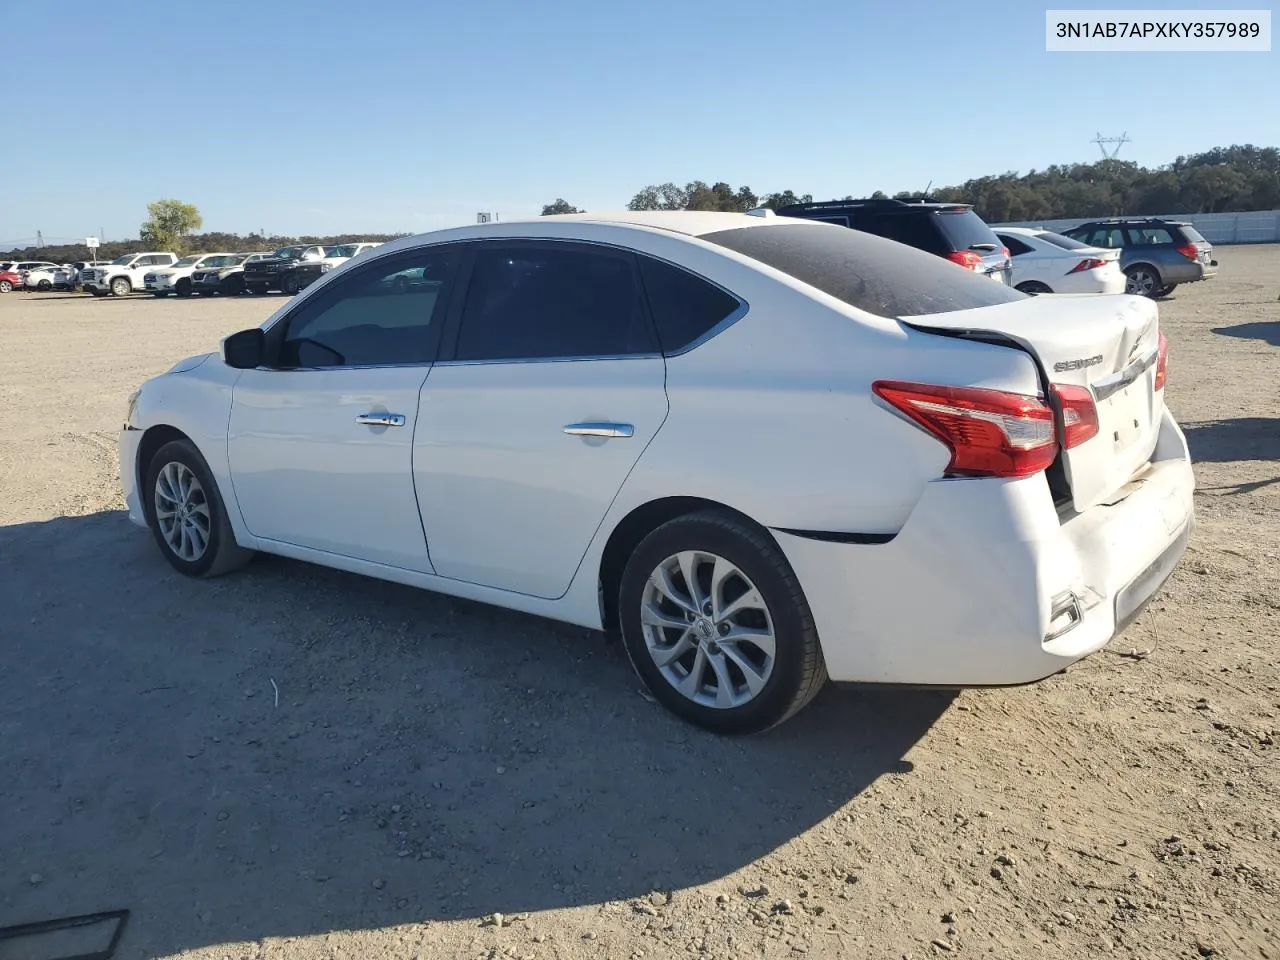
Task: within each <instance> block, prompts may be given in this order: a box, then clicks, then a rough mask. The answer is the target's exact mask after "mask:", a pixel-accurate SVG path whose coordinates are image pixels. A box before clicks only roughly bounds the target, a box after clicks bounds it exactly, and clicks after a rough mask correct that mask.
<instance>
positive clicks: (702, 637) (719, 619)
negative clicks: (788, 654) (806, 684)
mask: <svg viewBox="0 0 1280 960" xmlns="http://www.w3.org/2000/svg"><path fill="white" fill-rule="evenodd" d="M640 624H641V628H642V630H643V634H644V643H645V648H646V649H647V650H648V653H649V656H650V657H651V658H652V659H653V663H654V665H655V666H656V667H657V668H658V671H659V672H660V673H661V674H662V677H663V678H664V679H665V680H666V681H667V682H668V683H669V684H671V686H672V687H673V688H674V689H675V690H676V691H677V692H679V693H680V694H681V695H682V696H684V697H686V698H688V699H689V700H691V701H693V702H694V703H697V704H700V705H702V706H706V707H714V708H717V709H722V710H725V709H729V708H732V707H740V706H743V705H744V704H746V703H749V702H751V701H752V700H754V699H755V698H756V697H757V696H758V695H759V694H760V693H761V691H762V690H764V687H765V685H766V684H767V683H768V681H769V678H770V677H771V676H772V674H773V667H774V657H775V656H776V653H777V642H776V638H775V635H774V626H773V617H772V616H771V615H770V613H769V608H768V606H767V605H766V604H765V601H764V597H763V596H762V595H761V593H760V591H759V590H757V589H756V586H755V584H754V583H752V582H751V580H750V578H748V577H747V575H746V574H745V573H743V572H742V571H741V570H740V569H739V568H738V567H736V566H735V565H734V564H732V563H730V562H729V561H728V560H726V559H724V558H723V557H721V556H717V555H716V554H714V553H707V552H703V551H696V550H686V551H682V552H681V553H678V554H675V555H673V556H670V557H667V559H665V560H663V561H662V563H660V564H658V566H657V568H656V569H654V571H653V572H652V573H651V574H650V575H649V579H648V582H647V583H646V584H645V588H644V592H643V594H642V596H641V602H640Z"/></svg>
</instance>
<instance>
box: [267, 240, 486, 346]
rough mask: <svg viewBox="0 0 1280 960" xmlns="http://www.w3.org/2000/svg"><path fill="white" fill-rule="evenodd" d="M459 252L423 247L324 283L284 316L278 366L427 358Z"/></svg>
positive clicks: (433, 341) (440, 321)
mask: <svg viewBox="0 0 1280 960" xmlns="http://www.w3.org/2000/svg"><path fill="white" fill-rule="evenodd" d="M459 256H460V255H459V254H458V252H457V251H456V249H454V248H428V249H425V250H420V251H417V252H415V253H411V254H406V255H405V256H402V257H396V258H394V259H392V260H389V261H387V262H385V263H383V264H374V265H372V266H371V267H369V268H367V269H364V270H361V271H358V272H356V273H352V274H350V275H348V276H347V277H344V278H343V279H342V280H341V281H339V282H336V283H333V284H330V285H329V286H328V287H326V288H325V289H324V290H323V291H322V292H321V293H319V294H318V295H317V296H315V297H312V298H309V299H308V300H305V301H304V302H303V303H302V304H300V305H299V307H298V310H297V311H296V312H295V313H293V314H292V315H291V316H289V317H288V318H287V319H286V320H285V324H286V327H285V333H284V336H283V339H282V340H281V342H280V348H279V361H278V363H277V365H278V366H280V367H286V368H287V367H334V366H381V365H389V364H397V365H399V364H417V363H430V362H431V359H432V357H433V354H434V344H435V340H436V336H435V334H436V328H437V327H438V325H439V324H441V323H442V322H443V319H444V318H443V312H444V309H445V306H444V305H445V302H446V300H447V297H448V294H449V293H450V291H451V289H452V284H453V276H454V271H455V269H456V267H457V263H458V259H459Z"/></svg>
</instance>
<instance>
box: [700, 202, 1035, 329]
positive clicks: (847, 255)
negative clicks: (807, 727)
mask: <svg viewBox="0 0 1280 960" xmlns="http://www.w3.org/2000/svg"><path fill="white" fill-rule="evenodd" d="M979 222H981V221H979ZM984 226H985V225H984ZM993 236H994V234H993ZM702 239H703V240H706V241H709V242H710V243H716V244H719V245H720V246H722V247H728V248H729V249H730V250H734V251H736V252H738V253H741V254H743V255H745V256H748V257H751V258H753V259H755V260H759V261H760V262H761V263H763V264H767V265H768V266H770V267H773V268H774V269H775V270H781V271H782V272H783V273H788V274H790V275H791V276H793V277H795V278H796V279H797V280H800V281H802V282H804V283H807V284H809V285H810V286H813V287H816V288H817V289H819V290H821V291H822V292H823V293H826V294H829V295H830V296H833V297H835V298H837V299H839V300H843V301H844V302H845V303H847V304H849V305H850V306H854V307H857V308H858V309H860V310H866V311H867V312H868V313H874V314H876V315H877V316H881V317H889V318H896V317H917V316H922V315H924V314H929V313H949V312H951V311H952V310H968V309H971V308H974V307H990V306H993V305H995V304H997V303H1008V302H1010V301H1013V300H1023V299H1025V298H1026V296H1027V294H1025V293H1020V292H1019V291H1017V290H1014V289H1013V288H1012V287H1008V286H1005V285H1004V284H1003V283H994V282H992V281H991V280H990V279H989V278H987V277H980V276H978V275H977V274H976V273H973V272H971V271H969V270H961V269H959V268H957V267H956V265H955V264H953V263H948V262H947V261H946V260H944V259H943V258H942V257H939V256H936V255H935V254H931V253H925V252H924V251H923V250H917V249H915V248H914V247H908V246H906V245H905V244H901V243H895V242H894V241H892V240H886V239H884V238H883V237H877V236H875V235H874V234H870V233H863V232H862V231H861V230H849V229H847V228H846V227H835V226H826V225H824V224H818V223H797V224H794V225H792V224H786V225H778V226H768V227H736V228H735V229H733V230H721V231H718V232H716V233H709V234H706V235H705V236H704V237H702Z"/></svg>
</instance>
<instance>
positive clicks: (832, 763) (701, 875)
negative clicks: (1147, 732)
mask: <svg viewBox="0 0 1280 960" xmlns="http://www.w3.org/2000/svg"><path fill="white" fill-rule="evenodd" d="M0 636H3V637H4V639H5V645H4V651H5V658H6V661H7V666H6V669H5V670H4V671H3V673H2V674H0V730H2V731H3V737H0V769H3V770H5V771H6V776H5V778H4V783H3V785H2V786H0V850H4V851H5V861H6V867H7V869H6V870H5V871H3V874H2V875H0V925H4V924H11V923H20V922H28V921H37V920H42V919H48V918H53V917H59V916H66V915H69V914H74V913H87V912H92V911H97V910H105V909H116V908H122V907H123V908H129V909H131V910H132V911H133V918H132V920H131V921H130V927H129V930H128V932H127V933H126V937H125V940H124V942H123V943H122V945H121V950H120V953H119V956H120V957H141V956H156V955H167V954H170V953H175V952H178V951H181V950H184V949H189V948H195V947H202V946H207V945H213V944H221V943H228V942H240V941H249V940H257V939H260V938H265V937H280V936H298V935H308V934H317V933H325V932H328V931H332V930H344V929H365V928H374V927H384V926H387V925H391V924H396V923H406V922H420V921H429V920H438V919H445V918H481V917H484V916H485V915H487V914H491V913H493V912H495V911H496V912H501V913H503V914H506V915H508V916H511V915H516V914H519V913H521V912H524V911H529V912H533V911H538V910H546V909H550V908H556V907H565V906H576V905H584V904H592V903H598V902H600V901H604V900H607V899H614V898H624V897H641V896H645V895H647V894H649V893H650V892H651V891H655V890H657V891H672V890H679V889H681V888H685V887H688V886H691V885H694V884H701V883H707V882H712V881H716V880H718V879H720V878H723V877H725V876H726V875H728V874H730V873H732V872H734V871H736V870H739V869H740V868H743V867H746V866H748V865H750V864H751V863H752V862H753V861H755V860H757V859H759V858H760V857H763V856H766V855H767V854H769V853H770V852H771V851H773V850H774V849H776V848H777V847H778V846H780V845H781V844H784V843H786V842H788V841H789V840H791V839H792V838H794V837H796V836H797V835H799V834H801V833H803V832H804V831H805V830H807V829H809V828H810V827H812V826H814V825H815V824H817V823H819V822H820V821H822V820H824V819H825V818H827V817H830V816H831V815H832V814H833V813H835V812H836V811H838V810H839V809H840V808H841V807H842V806H843V805H844V804H845V803H847V802H848V801H849V800H850V799H851V798H852V797H854V796H855V795H857V794H858V793H859V792H861V791H863V790H865V789H867V788H868V787H869V786H870V785H871V784H873V783H874V782H875V781H876V780H877V779H878V778H880V777H883V776H886V775H891V776H897V775H908V776H909V775H910V771H911V765H910V763H909V762H908V761H905V760H904V757H905V755H906V754H907V752H908V751H909V750H910V749H911V747H912V745H913V744H915V743H916V741H917V740H918V739H919V738H920V737H921V736H922V735H923V734H924V733H925V732H926V731H927V730H928V729H929V728H930V726H931V725H932V724H933V723H934V722H935V721H936V720H937V718H938V717H939V716H940V715H941V714H942V713H943V712H944V711H945V710H946V708H947V706H948V704H949V703H950V702H951V699H952V698H951V695H949V694H945V693H938V692H904V691H883V692H874V693H867V692H849V691H838V690H835V689H828V690H827V691H825V692H824V694H823V695H822V696H820V697H819V698H818V700H816V701H815V702H814V703H813V704H812V705H811V706H810V707H809V708H808V709H807V710H806V711H804V712H803V713H802V714H800V715H799V716H797V717H796V718H794V719H793V720H792V721H790V722H789V723H787V724H785V725H784V726H782V727H780V728H778V729H777V730H775V731H772V732H770V733H767V734H764V735H761V736H758V737H753V738H747V739H729V738H720V737H715V736H711V735H708V734H703V733H701V732H700V731H697V730H695V729H693V728H691V727H688V726H686V725H684V724H682V723H680V722H679V721H677V720H675V719H673V718H672V717H671V716H669V715H668V714H667V713H665V712H664V711H663V710H661V709H660V708H659V707H657V706H656V705H653V704H652V703H650V702H648V701H647V700H646V699H645V698H644V697H642V696H641V695H640V694H639V692H638V682H637V681H636V680H635V679H634V677H633V675H632V674H631V672H630V668H629V667H628V665H627V664H626V659H625V655H624V654H623V653H622V652H621V651H620V650H618V649H617V648H616V645H614V644H611V643H609V642H607V641H606V640H605V638H604V637H603V635H600V634H597V633H593V632H590V631H585V630H581V629H577V628H573V627H567V626H563V625H558V624H554V623H550V622H548V621H543V620H539V619H536V618H531V617H526V616H522V615H517V614H513V613H508V612H504V611H499V610H495V609H493V608H489V607H483V606H480V605H476V604H470V603H466V602H462V601H454V600H451V599H448V598H444V597H441V596H438V595H434V594H431V593H427V592H424V591H418V590H412V589H409V588H404V587H399V586H396V585H393V584H386V583H382V582H377V581H371V580H367V579H363V578H359V577H356V576H352V575H347V574H342V573H338V572H334V571H328V570H323V569H320V568H315V567H311V566H308V565H306V564H301V563H294V562H291V561H284V560H278V559H274V558H265V557H263V558H259V559H258V560H256V561H255V562H254V563H253V564H251V565H250V566H249V567H248V568H246V569H245V570H243V571H240V572H238V573H236V574H233V575H231V576H228V577H224V578H220V579H217V580H210V581H190V580H187V579H185V578H183V577H181V576H179V575H177V574H175V573H173V572H172V571H171V570H170V568H169V567H168V566H167V565H166V564H165V563H164V562H163V560H162V559H161V558H160V556H159V554H158V552H157V550H156V548H155V545H154V544H153V542H152V541H151V539H150V537H149V535H148V534H147V533H146V532H145V531H141V530H138V529H137V528H134V527H132V526H131V525H130V524H129V523H128V521H127V519H125V518H124V515H123V514H122V513H115V512H113V513H100V514H95V515H92V516H87V517H75V518H60V519H56V520H52V521H48V522H44V523H27V524H18V525H13V526H8V527H3V528H0ZM853 829H854V828H853V827H852V826H850V827H849V830H850V831H853ZM854 836H855V835H854V834H853V833H852V832H851V833H850V840H849V843H850V845H851V846H852V843H853V839H852V838H853V837H854ZM848 866H849V869H850V870H855V869H856V868H857V864H856V851H855V850H853V849H851V850H850V859H849V865H848ZM748 874H749V871H748Z"/></svg>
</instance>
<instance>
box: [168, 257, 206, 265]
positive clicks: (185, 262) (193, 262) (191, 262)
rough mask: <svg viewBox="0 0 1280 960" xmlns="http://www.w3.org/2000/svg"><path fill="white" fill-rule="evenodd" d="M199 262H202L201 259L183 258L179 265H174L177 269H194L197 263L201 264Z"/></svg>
mask: <svg viewBox="0 0 1280 960" xmlns="http://www.w3.org/2000/svg"><path fill="white" fill-rule="evenodd" d="M199 262H200V258H199V257H183V258H182V259H181V260H179V261H178V262H177V263H175V264H173V266H175V267H194V266H195V265H196V264H197V263H199Z"/></svg>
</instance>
